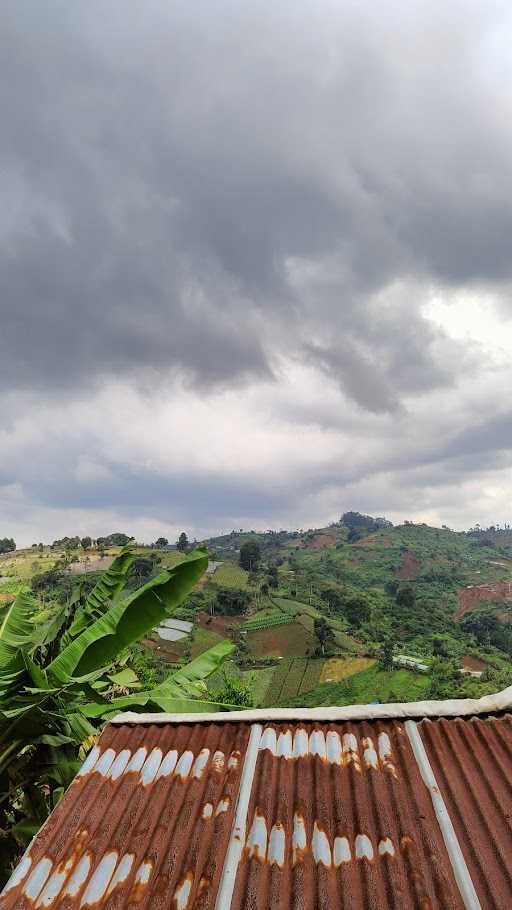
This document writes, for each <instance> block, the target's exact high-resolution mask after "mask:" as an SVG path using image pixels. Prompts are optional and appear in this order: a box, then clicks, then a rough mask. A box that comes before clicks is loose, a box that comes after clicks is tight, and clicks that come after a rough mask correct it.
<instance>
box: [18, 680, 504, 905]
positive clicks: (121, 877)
mask: <svg viewBox="0 0 512 910" xmlns="http://www.w3.org/2000/svg"><path fill="white" fill-rule="evenodd" d="M511 707H512V687H511V688H509V689H506V690H505V691H504V692H502V693H500V694H498V695H495V696H488V697H486V698H482V699H479V700H470V699H464V700H460V701H444V702H418V703H412V704H396V705H383V704H372V705H355V706H352V707H345V708H314V709H309V710H308V709H300V708H297V709H294V710H281V709H269V710H260V711H239V712H234V713H226V714H211V715H209V714H191V715H175V716H171V715H165V714H153V715H137V714H124V715H120V716H118V717H116V718H114V720H113V721H111V723H110V724H108V726H107V727H106V728H105V729H104V731H103V733H102V734H101V736H100V738H99V741H98V743H97V745H96V746H95V747H94V748H93V750H92V751H91V753H90V754H89V756H88V758H87V759H86V761H85V764H84V765H83V767H82V769H81V770H80V772H79V774H78V775H77V777H76V779H75V781H74V782H73V783H72V785H71V786H70V788H69V789H68V791H67V793H66V794H65V795H64V797H63V798H62V800H61V801H60V803H59V804H58V806H57V807H56V809H55V810H54V812H53V813H52V815H51V816H50V818H49V819H48V821H47V822H46V824H45V825H44V826H43V827H42V829H41V831H40V832H39V834H38V835H37V836H36V838H35V839H34V841H33V842H32V844H31V845H30V847H29V849H28V850H27V852H26V854H25V856H24V857H23V859H22V860H21V863H20V864H19V866H18V867H17V869H16V870H15V871H14V873H13V875H12V876H11V879H10V880H9V882H8V883H7V885H6V887H5V889H4V891H3V893H2V895H1V896H0V910H28V908H31V910H32V908H51V910H74V908H76V910H78V908H83V910H88V908H90V910H96V908H108V910H125V908H126V910H128V908H130V910H134V908H141V910H148V908H151V910H167V908H172V910H268V908H276V910H297V908H301V910H342V908H344V910H367V908H378V910H413V908H415V910H420V908H427V907H428V908H431V910H441V908H443V910H447V908H450V910H463V908H471V910H479V908H480V910H507V908H510V907H512V827H511V823H510V815H511V783H510V781H511V780H512V718H511V716H510V714H509V713H507V712H509V711H510V709H511Z"/></svg>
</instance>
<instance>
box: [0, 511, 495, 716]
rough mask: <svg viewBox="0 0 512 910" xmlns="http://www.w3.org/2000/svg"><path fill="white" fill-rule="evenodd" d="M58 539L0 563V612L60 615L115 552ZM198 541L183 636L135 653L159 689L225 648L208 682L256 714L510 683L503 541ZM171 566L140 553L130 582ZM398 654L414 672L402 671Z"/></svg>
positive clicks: (157, 554) (346, 524) (444, 536)
mask: <svg viewBox="0 0 512 910" xmlns="http://www.w3.org/2000/svg"><path fill="white" fill-rule="evenodd" d="M70 540H71V541H74V545H73V546H70V544H69V541H70ZM66 541H67V542H66V543H65V545H59V544H57V545H55V546H53V547H51V548H50V547H47V546H45V547H41V546H39V547H37V548H35V547H34V548H32V549H30V550H24V551H16V552H14V553H7V554H4V555H2V556H1V557H0V610H1V609H2V608H5V606H6V605H8V603H9V602H10V600H11V599H12V597H13V594H14V593H15V592H16V591H17V590H19V588H20V587H21V586H22V585H27V584H28V585H31V587H32V589H33V591H34V593H35V594H36V595H37V597H38V598H39V602H40V606H41V616H42V617H43V618H44V615H45V610H47V609H48V607H49V605H50V604H54V603H55V602H57V603H60V604H62V607H63V609H64V608H65V605H66V603H67V602H68V601H69V599H70V598H71V597H72V592H73V590H74V589H75V588H76V586H77V584H79V583H81V584H83V585H85V586H86V587H87V586H90V587H92V586H93V585H94V583H95V582H96V581H97V579H98V577H99V576H100V574H101V571H102V570H103V569H104V568H105V567H106V565H108V564H109V562H110V561H111V559H112V557H113V556H114V555H115V554H116V553H117V552H119V547H105V546H102V547H101V548H95V547H94V546H92V547H91V548H90V549H89V550H88V551H83V550H82V549H81V548H80V547H77V546H76V539H73V538H68V539H66ZM206 543H207V545H208V547H209V551H210V556H211V562H210V569H209V571H208V573H207V574H206V575H205V576H204V577H203V579H202V580H201V581H200V582H199V584H198V585H197V587H196V590H195V591H194V592H193V593H192V594H191V595H190V596H189V597H188V599H187V600H186V601H185V603H184V604H183V605H182V606H181V607H180V609H179V610H178V611H177V612H176V614H175V615H176V617H177V618H178V619H181V620H186V621H188V622H190V623H191V624H192V629H191V630H190V632H188V631H187V633H186V634H184V636H183V637H182V638H180V639H179V640H175V641H173V640H162V639H161V638H160V636H159V634H158V633H157V632H156V631H155V632H154V633H153V634H152V635H151V636H150V637H149V638H148V639H146V640H145V641H144V642H143V643H142V646H141V648H140V653H139V655H138V660H139V663H140V662H142V663H143V664H144V665H145V666H146V668H147V669H148V672H151V673H154V674H155V675H156V677H157V678H158V676H159V675H161V674H162V673H163V671H164V669H165V668H166V667H168V666H169V664H171V665H176V666H179V665H180V664H182V663H183V662H185V661H186V660H188V659H190V658H191V657H195V656H197V655H199V654H201V653H202V652H203V651H205V650H207V649H208V648H209V647H211V646H212V644H214V643H216V642H218V641H220V640H222V639H223V638H231V639H232V640H233V642H234V644H235V646H236V647H235V652H234V657H233V660H232V661H230V662H229V664H228V665H227V667H226V668H225V670H224V671H223V672H221V673H220V675H219V674H217V677H216V678H215V679H214V681H213V682H211V685H213V686H215V685H216V686H218V687H222V686H223V685H225V683H226V679H227V680H228V681H231V682H233V683H236V684H237V685H238V686H240V688H241V689H243V691H244V692H245V693H246V694H245V695H244V698H245V699H246V700H247V698H249V700H250V702H251V703H252V704H254V705H255V706H270V705H275V704H276V705H277V704H279V705H287V704H289V705H323V704H329V705H333V704H350V703H354V702H369V701H381V702H386V701H395V700H399V701H407V700H413V699H418V698H425V697H426V698H428V697H432V698H444V697H457V696H468V695H471V696H478V695H481V694H485V693H487V692H489V691H494V690H496V689H497V688H501V687H503V686H505V685H507V684H509V683H512V668H511V655H512V593H511V582H512V535H511V534H510V533H509V532H505V531H503V532H500V531H499V530H497V529H491V530H489V531H485V532H484V531H480V530H479V529H476V530H475V529H474V530H473V531H472V532H469V533H467V534H463V533H455V532H453V531H451V530H449V529H447V528H432V527H428V526H426V525H418V524H412V523H405V524H403V525H400V526H397V527H392V526H390V524H389V523H386V522H384V521H382V522H381V520H377V521H375V520H373V519H370V518H369V517H368V516H359V513H347V518H346V521H341V522H339V523H337V524H334V525H332V526H329V527H326V528H320V529H311V530H308V531H305V532H290V533H288V532H285V531H281V532H279V533H275V532H270V531H269V532H266V533H256V532H241V531H238V532H232V533H231V534H227V535H223V536H219V537H215V538H211V539H210V540H208V541H206ZM255 545H257V546H256V550H255V549H254V546H255ZM247 547H249V549H248V550H247ZM244 548H245V549H244ZM251 548H252V549H251ZM249 551H250V552H249ZM244 552H246V555H247V554H249V555H248V557H247V561H246V564H245V565H241V564H240V563H241V562H242V563H244ZM251 554H252V555H251ZM183 558H184V556H183V554H182V553H180V552H178V551H177V550H173V549H157V548H155V547H140V548H139V550H138V555H137V560H136V563H135V564H134V567H133V571H132V577H131V580H130V582H129V584H132V585H133V586H134V587H135V586H136V585H137V584H139V583H140V582H144V581H146V580H148V579H150V578H151V577H154V576H155V575H156V574H157V573H158V572H159V571H160V570H161V569H162V568H163V567H168V566H172V565H175V564H176V563H177V562H179V561H181V560H182V559H183ZM404 657H407V658H412V660H413V661H417V662H418V663H420V664H422V665H423V666H424V669H418V668H415V666H414V665H413V666H410V665H408V666H402V665H401V662H402V663H403V659H404ZM463 669H466V670H472V671H473V672H479V673H481V674H482V675H481V676H479V677H476V676H470V675H469V674H466V673H461V670H463ZM247 692H249V693H250V696H248V695H247ZM233 697H234V698H235V697H236V696H235V695H233Z"/></svg>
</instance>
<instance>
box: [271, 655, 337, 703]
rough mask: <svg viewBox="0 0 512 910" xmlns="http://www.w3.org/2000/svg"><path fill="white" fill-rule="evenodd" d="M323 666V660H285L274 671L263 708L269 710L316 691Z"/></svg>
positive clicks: (298, 658) (300, 658)
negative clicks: (313, 690)
mask: <svg viewBox="0 0 512 910" xmlns="http://www.w3.org/2000/svg"><path fill="white" fill-rule="evenodd" d="M323 664H324V661H323V660H317V659H312V660H310V659H307V658H303V657H292V658H288V659H287V658H283V660H282V661H281V662H280V664H279V666H278V667H277V668H276V670H274V673H273V676H272V679H271V681H270V683H269V685H268V689H267V692H266V696H265V699H264V701H263V707H267V708H268V707H271V706H272V705H274V704H277V703H281V704H283V703H285V702H286V701H288V700H291V699H294V698H297V696H299V695H301V694H302V693H304V692H309V691H310V690H311V689H314V688H315V687H316V686H317V685H318V681H319V679H320V674H321V671H322V666H323Z"/></svg>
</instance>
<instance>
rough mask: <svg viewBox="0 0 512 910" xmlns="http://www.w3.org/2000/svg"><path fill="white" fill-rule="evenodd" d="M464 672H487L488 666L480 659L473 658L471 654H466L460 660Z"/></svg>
mask: <svg viewBox="0 0 512 910" xmlns="http://www.w3.org/2000/svg"><path fill="white" fill-rule="evenodd" d="M459 663H460V665H461V667H462V669H463V670H487V664H486V663H485V661H484V660H480V658H478V657H472V656H471V654H465V655H464V657H461V658H460V659H459Z"/></svg>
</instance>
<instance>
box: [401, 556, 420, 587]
mask: <svg viewBox="0 0 512 910" xmlns="http://www.w3.org/2000/svg"><path fill="white" fill-rule="evenodd" d="M420 569H421V563H420V561H419V559H418V557H417V556H416V553H413V552H412V550H407V551H406V553H404V561H403V563H402V566H401V568H400V569H398V572H397V573H396V577H397V578H402V579H404V580H406V579H407V580H410V579H413V578H417V576H418V572H419V571H420Z"/></svg>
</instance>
